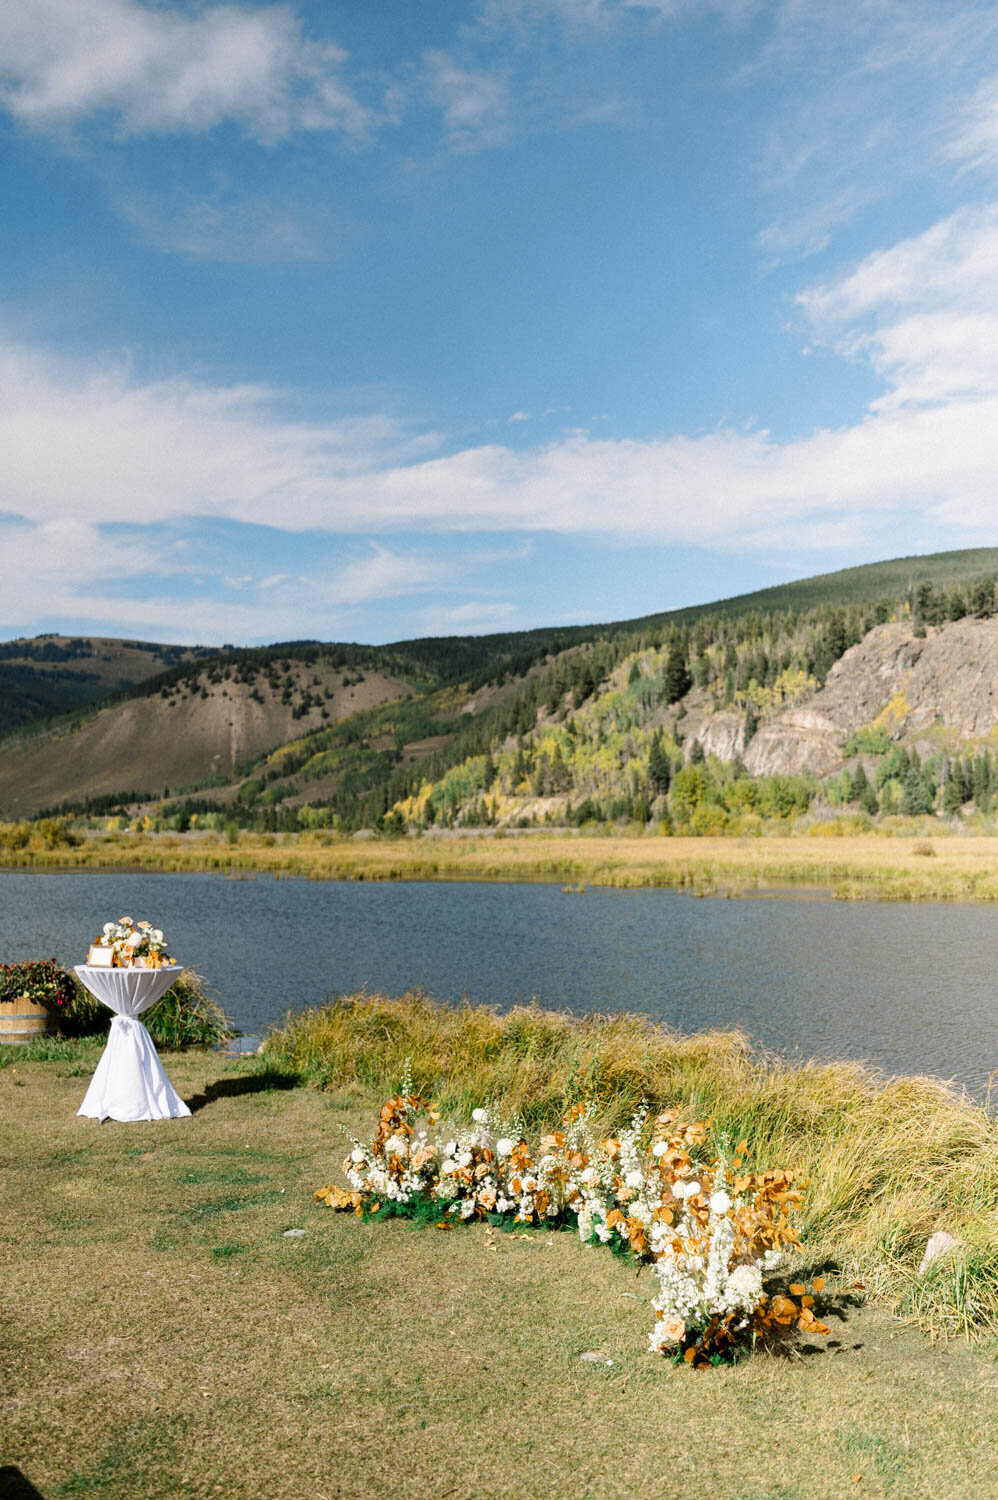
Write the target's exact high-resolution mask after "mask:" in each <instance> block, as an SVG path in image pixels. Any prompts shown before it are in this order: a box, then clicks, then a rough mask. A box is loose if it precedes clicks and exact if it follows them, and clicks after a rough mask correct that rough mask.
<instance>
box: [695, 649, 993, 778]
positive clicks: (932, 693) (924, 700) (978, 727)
mask: <svg viewBox="0 0 998 1500" xmlns="http://www.w3.org/2000/svg"><path fill="white" fill-rule="evenodd" d="M730 719H731V715H730V714H714V715H711V716H709V718H707V719H705V720H704V721H703V723H702V724H701V725H700V726H699V727H698V731H697V737H698V738H699V739H700V741H701V743H702V744H703V746H704V749H705V750H708V751H711V750H713V751H714V753H716V754H718V755H722V756H724V750H723V749H722V748H721V746H722V744H726V743H728V742H729V741H730V739H731V727H730V722H729V721H730ZM715 725H716V732H715V727H714V726H715ZM871 725H875V726H876V727H878V728H881V729H883V730H884V731H885V733H886V734H888V735H889V736H890V738H891V739H894V740H898V741H904V742H905V743H907V744H918V743H920V742H922V741H924V739H925V737H926V735H928V734H929V732H930V731H931V732H932V736H933V741H932V742H933V743H936V744H937V745H938V746H939V747H940V748H941V746H942V745H943V744H948V745H952V746H953V748H958V747H960V746H961V745H963V744H966V743H973V742H975V741H979V740H981V739H983V738H985V737H986V736H988V735H990V734H991V732H992V730H994V729H996V728H998V619H991V620H971V619H967V620H958V621H955V622H954V623H952V624H949V625H943V626H940V627H939V628H938V629H929V631H928V633H927V635H926V636H925V638H924V639H920V638H917V637H916V636H915V635H914V632H913V630H912V627H911V626H910V625H909V624H892V625H878V626H876V627H875V628H874V629H873V630H871V631H870V633H869V635H867V636H866V637H865V638H864V639H863V640H862V641H860V642H859V644H858V645H856V646H852V647H850V649H849V650H848V651H847V652H846V653H845V655H844V656H843V657H842V658H841V659H840V660H839V661H838V662H836V664H835V666H834V667H833V668H832V670H831V672H830V673H829V674H828V680H827V682H826V683H825V686H824V687H823V688H822V689H821V691H820V692H819V693H816V694H815V696H814V697H813V698H812V699H811V701H810V702H809V703H807V704H805V705H803V706H802V707H798V708H793V709H789V710H787V711H786V712H785V713H783V714H781V715H780V716H779V717H778V718H776V719H774V720H772V722H771V723H769V724H766V725H764V726H763V727H762V728H761V729H760V730H759V731H758V732H757V733H756V735H755V736H754V737H753V739H752V741H751V743H750V745H749V747H748V749H747V750H746V751H745V752H744V756H743V758H744V761H745V765H746V768H747V769H748V771H749V772H750V773H751V774H752V775H753V776H763V775H773V774H776V773H780V772H794V771H811V772H813V773H814V774H816V775H818V776H827V775H829V774H830V773H831V772H833V771H835V770H837V769H838V768H839V767H840V766H841V764H842V751H843V747H844V746H845V743H846V741H847V740H848V739H849V737H850V735H852V734H854V733H855V732H856V731H857V730H858V729H863V728H866V727H867V726H871ZM725 758H730V757H727V756H726V757H725Z"/></svg>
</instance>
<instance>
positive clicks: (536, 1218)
mask: <svg viewBox="0 0 998 1500" xmlns="http://www.w3.org/2000/svg"><path fill="white" fill-rule="evenodd" d="M424 1109H426V1106H425V1104H424V1101H422V1100H420V1099H418V1098H415V1097H414V1096H412V1095H411V1094H410V1092H409V1087H408V1079H406V1084H405V1086H404V1087H403V1091H402V1093H401V1094H400V1095H399V1096H397V1097H396V1098H394V1099H390V1100H388V1102H387V1103H386V1104H385V1106H384V1107H383V1109H382V1111H381V1123H380V1125H379V1129H378V1134H377V1138H376V1140H375V1142H374V1144H373V1145H372V1146H371V1147H370V1148H366V1147H363V1146H361V1145H360V1144H358V1143H355V1145H354V1149H353V1151H352V1152H351V1154H350V1156H349V1158H348V1159H347V1161H346V1162H345V1163H344V1167H345V1170H346V1174H347V1179H348V1181H349V1183H350V1185H351V1188H352V1189H353V1192H352V1194H344V1193H342V1191H341V1190H340V1189H338V1188H323V1189H320V1190H319V1192H318V1193H317V1194H316V1197H318V1198H320V1199H323V1200H324V1201H326V1202H328V1203H330V1204H331V1205H332V1206H334V1207H337V1208H346V1207H353V1208H354V1209H355V1210H356V1211H357V1212H363V1211H364V1209H365V1207H367V1208H370V1207H372V1206H374V1207H377V1206H378V1204H380V1203H382V1202H395V1203H400V1204H406V1203H409V1202H411V1200H412V1199H413V1198H416V1197H421V1198H422V1199H423V1200H424V1201H426V1202H427V1203H430V1204H439V1205H440V1208H441V1211H442V1213H443V1215H444V1217H445V1218H447V1217H453V1218H456V1219H458V1220H469V1219H474V1218H481V1217H483V1216H486V1215H492V1214H499V1215H504V1216H505V1215H508V1216H511V1217H512V1218H513V1219H514V1220H515V1221H517V1222H520V1223H536V1224H541V1225H543V1224H553V1223H571V1221H572V1219H573V1217H574V1220H575V1223H576V1226H577V1229H578V1233H579V1237H580V1238H581V1240H582V1241H583V1243H585V1244H590V1243H603V1244H607V1243H609V1242H611V1241H616V1242H617V1243H618V1244H619V1245H620V1246H621V1248H624V1247H626V1248H628V1249H629V1250H631V1251H632V1252H633V1253H634V1254H635V1255H636V1256H638V1257H639V1258H641V1259H644V1260H650V1261H651V1262H652V1263H653V1267H654V1272H655V1275H656V1277H657V1279H658V1283H659V1293H658V1296H657V1297H656V1298H655V1300H654V1302H653V1304H652V1305H653V1307H654V1309H655V1312H656V1314H657V1321H656V1326H655V1329H654V1330H653V1332H652V1333H651V1334H649V1347H650V1348H651V1349H652V1350H654V1351H664V1350H668V1351H670V1352H671V1351H674V1350H675V1349H676V1348H678V1347H682V1346H684V1345H685V1347H686V1350H687V1353H686V1356H685V1357H686V1358H690V1357H691V1352H692V1354H694V1355H696V1357H702V1356H703V1351H704V1350H705V1349H707V1350H711V1349H716V1348H719V1347H722V1346H723V1345H724V1344H725V1342H727V1343H730V1342H732V1341H733V1340H734V1338H735V1336H736V1335H737V1334H738V1333H739V1332H742V1331H744V1330H745V1329H746V1328H747V1327H748V1325H749V1323H750V1321H751V1320H752V1319H753V1317H754V1316H755V1315H756V1314H758V1313H760V1310H761V1309H763V1308H764V1304H765V1303H766V1300H767V1299H766V1297H765V1294H764V1291H763V1274H764V1273H765V1272H768V1271H771V1270H773V1269H774V1268H775V1267H776V1266H777V1265H778V1264H779V1263H780V1261H781V1260H782V1259H783V1254H784V1249H785V1247H787V1246H790V1245H796V1244H798V1243H799V1241H798V1240H797V1236H796V1232H795V1231H794V1229H793V1227H792V1225H791V1223H790V1220H789V1219H788V1217H787V1211H788V1209H792V1208H793V1207H795V1206H797V1205H798V1204H799V1201H800V1197H799V1193H796V1192H795V1191H794V1190H793V1176H792V1174H790V1173H786V1172H767V1173H763V1174H761V1175H755V1174H752V1173H747V1172H746V1171H745V1170H744V1169H743V1168H742V1166H741V1162H742V1158H741V1157H740V1156H739V1155H738V1154H737V1153H735V1154H734V1156H733V1159H732V1161H731V1162H730V1163H728V1162H726V1161H724V1160H722V1159H720V1158H718V1157H714V1158H713V1159H710V1158H709V1157H708V1154H707V1150H706V1140H707V1127H706V1126H704V1125H702V1124H700V1123H694V1124H685V1123H682V1122H680V1121H679V1120H678V1114H677V1112H676V1111H670V1112H668V1113H666V1114H664V1115H659V1116H658V1117H657V1118H656V1119H655V1121H654V1122H653V1125H652V1132H651V1134H652V1139H651V1141H650V1143H649V1144H646V1143H645V1142H646V1140H647V1136H648V1129H647V1123H648V1122H647V1113H646V1111H645V1110H643V1109H642V1110H639V1111H638V1112H637V1113H636V1114H635V1116H634V1118H633V1119H632V1120H631V1122H630V1124H629V1125H628V1127H627V1128H626V1129H625V1130H623V1131H621V1133H620V1135H619V1136H617V1137H608V1138H604V1139H597V1138H596V1137H595V1135H594V1133H593V1132H592V1130H591V1128H590V1126H589V1124H588V1122H587V1120H586V1116H585V1110H584V1108H583V1107H581V1106H579V1105H576V1106H573V1108H572V1109H571V1110H570V1111H569V1112H568V1114H567V1115H566V1116H565V1119H564V1121H563V1122H562V1123H563V1128H562V1129H560V1130H556V1131H553V1132H552V1133H551V1134H549V1135H545V1136H543V1137H542V1138H541V1140H540V1142H539V1145H538V1147H537V1148H536V1149H535V1150H531V1148H530V1147H529V1146H528V1144H527V1141H526V1138H525V1135H524V1133H523V1131H522V1129H521V1128H520V1126H519V1123H518V1122H513V1123H510V1122H507V1121H503V1120H502V1119H501V1118H500V1117H498V1116H497V1115H496V1114H495V1113H494V1111H492V1110H490V1109H484V1108H479V1109H475V1110H474V1111H473V1112H472V1122H471V1125H470V1127H469V1128H468V1129H466V1130H459V1131H455V1132H453V1133H452V1134H451V1135H447V1136H444V1137H442V1138H440V1139H431V1138H430V1136H429V1134H428V1131H427V1129H426V1128H425V1126H419V1127H418V1128H417V1124H416V1117H417V1115H418V1114H419V1112H420V1111H421V1110H424ZM429 1120H430V1123H431V1124H432V1123H435V1115H433V1114H432V1113H430V1114H429ZM742 1146H743V1147H744V1143H742ZM739 1149H742V1148H739ZM776 1300H777V1301H782V1302H784V1303H786V1307H787V1309H788V1310H789V1311H787V1313H786V1315H785V1316H784V1311H783V1309H782V1308H781V1309H780V1313H781V1316H780V1318H779V1319H777V1321H781V1322H786V1321H787V1318H788V1317H789V1315H790V1312H793V1311H794V1307H793V1304H791V1303H789V1301H788V1299H776ZM807 1300H808V1301H813V1299H807ZM798 1311H800V1310H799V1309H798ZM803 1316H804V1317H805V1318H811V1314H810V1313H809V1312H805V1313H803ZM811 1321H812V1324H813V1325H814V1327H816V1328H817V1329H818V1330H819V1331H820V1327H821V1325H818V1324H816V1323H815V1322H814V1320H813V1318H812V1319H811ZM694 1346H696V1347H695V1348H694Z"/></svg>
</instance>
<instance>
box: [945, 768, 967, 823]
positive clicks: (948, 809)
mask: <svg viewBox="0 0 998 1500" xmlns="http://www.w3.org/2000/svg"><path fill="white" fill-rule="evenodd" d="M962 806H963V773H962V771H961V769H960V762H959V761H958V760H954V761H951V762H950V766H949V771H948V773H947V776H946V785H945V786H944V787H943V812H944V813H946V815H947V817H953V816H954V815H955V814H956V813H958V812H959V811H960V809H961V807H962Z"/></svg>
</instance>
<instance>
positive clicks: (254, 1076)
mask: <svg viewBox="0 0 998 1500" xmlns="http://www.w3.org/2000/svg"><path fill="white" fill-rule="evenodd" d="M300 1082H301V1080H300V1079H299V1077H298V1074H297V1073H282V1072H279V1071H278V1070H277V1069H276V1068H269V1069H268V1070H267V1071H266V1072H265V1073H248V1074H247V1075H246V1076H245V1077H244V1078H217V1079H216V1080H215V1082H214V1083H209V1084H208V1086H207V1087H206V1088H205V1090H204V1092H203V1093H200V1094H194V1095H193V1096H192V1097H191V1098H190V1099H187V1100H185V1103H186V1105H187V1108H188V1109H189V1110H190V1112H191V1114H192V1115H196V1114H197V1112H198V1110H199V1109H204V1108H205V1107H206V1105H209V1104H214V1103H215V1101H216V1100H217V1099H237V1098H239V1097H240V1095H242V1094H264V1093H271V1092H272V1091H273V1090H275V1089H296V1088H297V1087H298V1085H299V1083H300Z"/></svg>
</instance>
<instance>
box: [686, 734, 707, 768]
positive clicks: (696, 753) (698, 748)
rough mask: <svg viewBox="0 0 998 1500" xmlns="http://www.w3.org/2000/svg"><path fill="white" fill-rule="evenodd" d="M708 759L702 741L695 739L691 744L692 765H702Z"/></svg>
mask: <svg viewBox="0 0 998 1500" xmlns="http://www.w3.org/2000/svg"><path fill="white" fill-rule="evenodd" d="M706 759H707V757H706V755H705V754H704V753H703V746H702V745H701V743H700V741H699V740H694V741H693V743H692V745H691V746H690V765H691V766H702V765H703V763H704V761H705V760H706Z"/></svg>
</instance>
